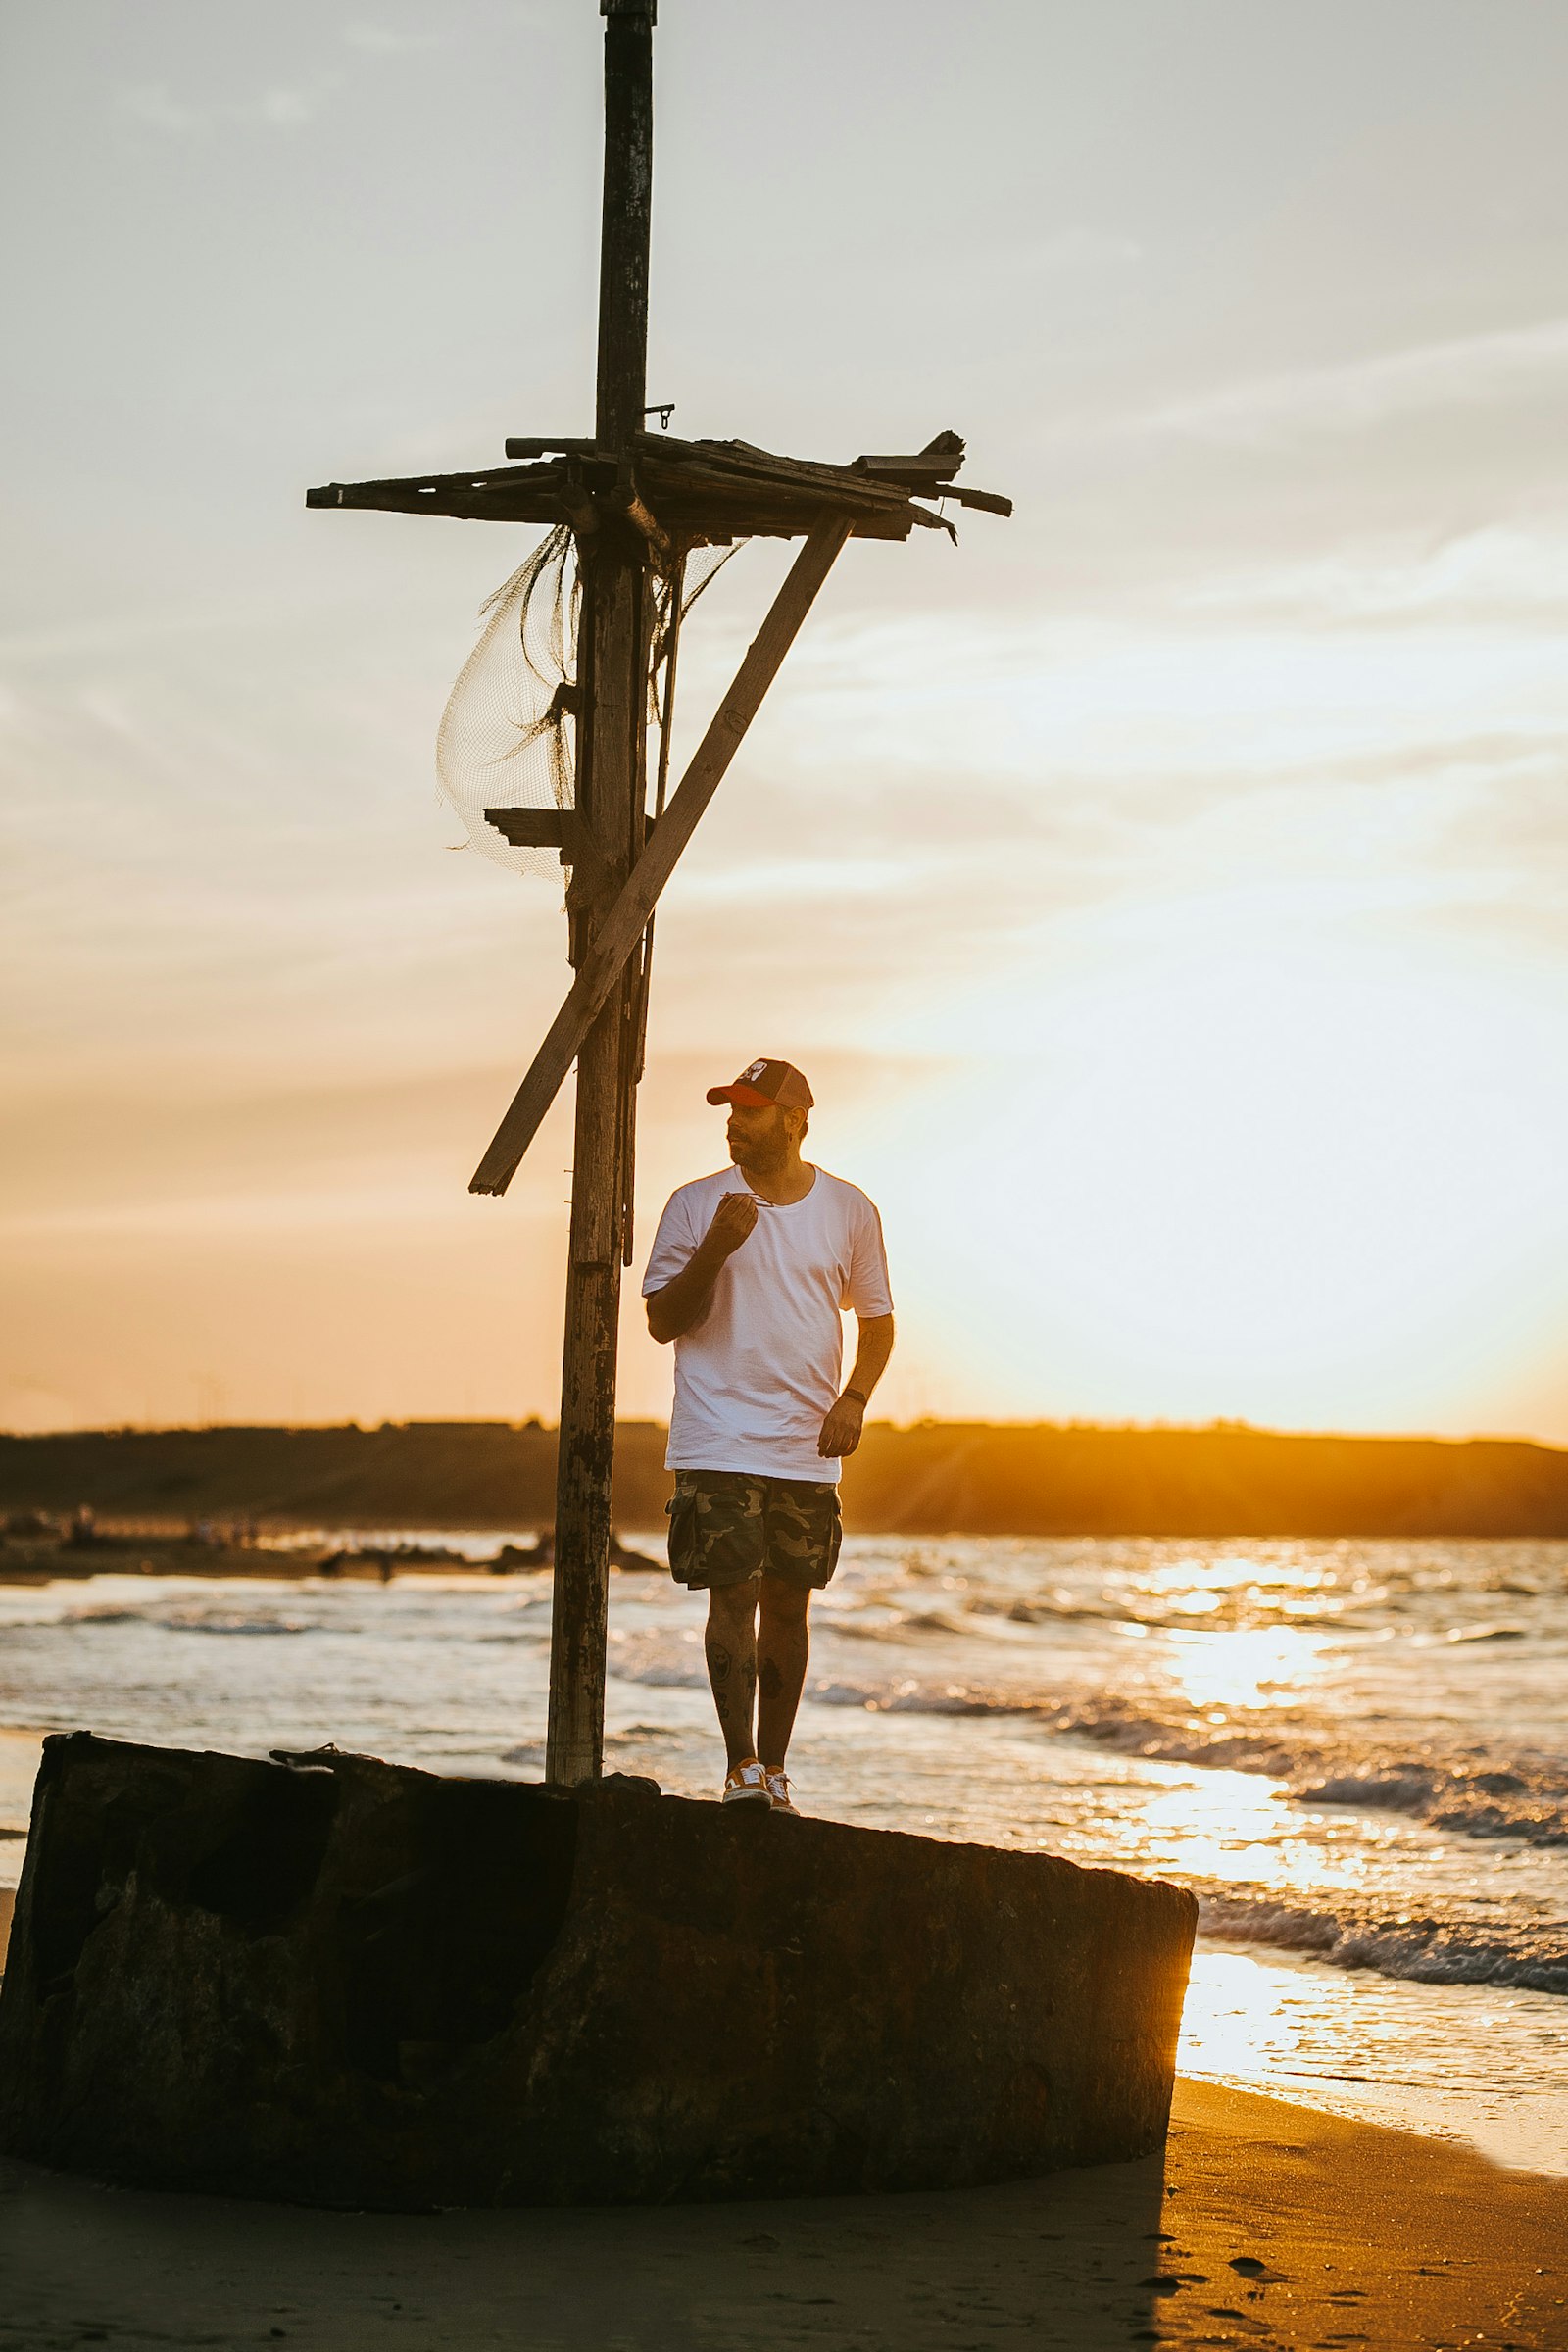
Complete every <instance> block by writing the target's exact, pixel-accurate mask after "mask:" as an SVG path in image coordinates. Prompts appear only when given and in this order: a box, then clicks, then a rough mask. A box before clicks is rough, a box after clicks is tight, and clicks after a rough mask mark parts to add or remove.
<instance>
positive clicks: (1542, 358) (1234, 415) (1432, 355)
mask: <svg viewBox="0 0 1568 2352" xmlns="http://www.w3.org/2000/svg"><path fill="white" fill-rule="evenodd" d="M1565 377H1568V319H1544V320H1543V321H1542V322H1541V323H1540V324H1538V325H1536V326H1522V327H1511V328H1508V329H1505V330H1504V331H1502V332H1500V333H1495V334H1483V335H1467V336H1463V337H1456V338H1455V339H1453V340H1452V341H1449V342H1443V343H1421V344H1416V345H1413V346H1412V347H1411V348H1410V349H1408V350H1406V351H1393V352H1380V353H1376V354H1373V355H1371V356H1370V357H1367V358H1364V359H1357V360H1348V361H1343V362H1340V363H1337V364H1336V365H1334V366H1331V367H1324V368H1294V369H1291V370H1289V371H1288V372H1286V373H1283V374H1276V375H1264V376H1254V377H1252V378H1251V379H1250V381H1247V382H1244V383H1240V384H1231V385H1227V386H1226V387H1224V388H1223V389H1222V390H1219V391H1215V392H1206V393H1202V394H1201V395H1200V396H1199V397H1198V398H1197V399H1193V400H1184V401H1174V402H1172V403H1170V404H1169V405H1168V406H1166V407H1162V408H1157V409H1150V410H1146V411H1144V412H1143V413H1142V415H1140V416H1138V417H1134V418H1132V419H1131V420H1130V429H1132V430H1133V431H1135V432H1141V433H1174V434H1182V435H1187V436H1191V437H1192V438H1195V439H1200V440H1211V441H1222V442H1253V443H1269V442H1277V441H1282V440H1288V439H1290V438H1292V437H1294V436H1297V435H1300V434H1305V433H1352V432H1364V431H1367V430H1369V429H1371V428H1372V427H1375V426H1377V425H1381V424H1385V423H1388V422H1390V421H1392V420H1393V419H1395V418H1397V417H1405V416H1409V415H1411V414H1413V413H1415V412H1417V411H1419V410H1423V409H1443V408H1455V407H1464V408H1479V407H1483V406H1486V405H1487V404H1489V403H1494V402H1499V401H1505V400H1516V399H1520V398H1528V397H1529V396H1531V395H1532V394H1538V393H1541V392H1544V391H1546V390H1549V389H1551V388H1553V387H1559V386H1561V385H1562V383H1563V381H1564V378H1565Z"/></svg>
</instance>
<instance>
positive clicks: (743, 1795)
mask: <svg viewBox="0 0 1568 2352" xmlns="http://www.w3.org/2000/svg"><path fill="white" fill-rule="evenodd" d="M718 1801H719V1803H720V1804H721V1805H766V1807H767V1809H768V1811H769V1812H771V1811H772V1809H773V1799H772V1798H771V1797H770V1796H769V1795H768V1793H767V1790H766V1789H725V1791H724V1793H723V1795H722V1796H721V1797H720V1798H719V1800H718Z"/></svg>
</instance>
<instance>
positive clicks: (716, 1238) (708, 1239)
mask: <svg viewBox="0 0 1568 2352" xmlns="http://www.w3.org/2000/svg"><path fill="white" fill-rule="evenodd" d="M756 1223H757V1202H756V1201H754V1200H753V1198H752V1196H751V1194H750V1193H726V1194H725V1195H724V1198H723V1200H722V1201H720V1202H719V1204H718V1206H717V1208H715V1209H714V1211H713V1222H712V1223H711V1225H710V1227H709V1228H708V1231H707V1232H706V1233H705V1234H704V1236H703V1239H702V1243H701V1247H702V1249H703V1250H712V1251H715V1252H716V1253H717V1254H718V1255H719V1256H720V1257H733V1256H734V1254H735V1251H736V1250H738V1249H739V1248H740V1246H741V1244H742V1242H744V1241H745V1239H746V1237H747V1235H748V1234H749V1233H750V1232H751V1230H752V1228H753V1226H754V1225H755V1224H756Z"/></svg>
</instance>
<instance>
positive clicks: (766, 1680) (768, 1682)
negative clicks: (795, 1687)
mask: <svg viewBox="0 0 1568 2352" xmlns="http://www.w3.org/2000/svg"><path fill="white" fill-rule="evenodd" d="M783 1688H784V1677H783V1676H782V1675H781V1674H780V1672H779V1670H778V1666H777V1664H776V1662H775V1661H774V1660H773V1659H772V1658H764V1659H763V1660H762V1696H763V1697H764V1698H777V1696H778V1694H779V1692H780V1691H782V1690H783Z"/></svg>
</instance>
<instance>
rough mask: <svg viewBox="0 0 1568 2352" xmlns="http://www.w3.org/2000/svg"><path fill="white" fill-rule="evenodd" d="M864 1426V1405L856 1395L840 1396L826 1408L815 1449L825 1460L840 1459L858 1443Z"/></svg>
mask: <svg viewBox="0 0 1568 2352" xmlns="http://www.w3.org/2000/svg"><path fill="white" fill-rule="evenodd" d="M864 1426H865V1407H864V1405H863V1404H862V1403H861V1402H860V1399H859V1398H858V1397H840V1398H839V1400H838V1402H837V1404H835V1405H831V1406H829V1408H828V1413H827V1418H826V1419H825V1420H824V1422H823V1423H822V1434H821V1436H820V1437H819V1438H818V1439H817V1441H816V1450H817V1452H818V1453H819V1454H820V1455H821V1456H822V1459H823V1460H824V1461H825V1462H837V1461H841V1460H842V1459H843V1457H844V1455H845V1454H847V1453H853V1452H854V1451H855V1448H856V1447H857V1446H858V1444H859V1443H860V1432H861V1430H862V1429H863V1428H864Z"/></svg>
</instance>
